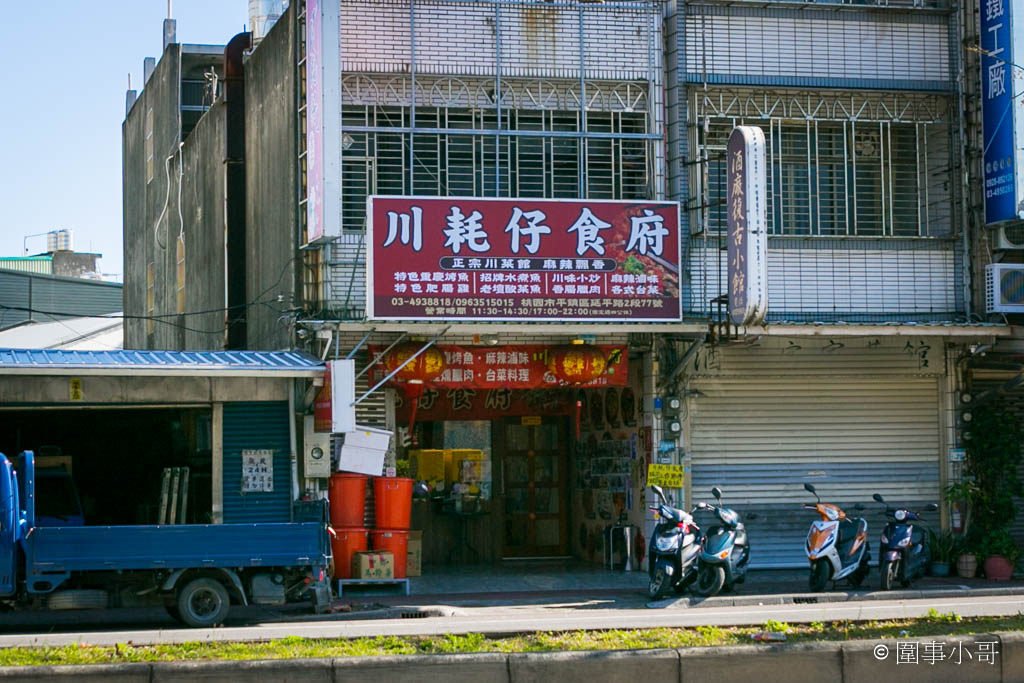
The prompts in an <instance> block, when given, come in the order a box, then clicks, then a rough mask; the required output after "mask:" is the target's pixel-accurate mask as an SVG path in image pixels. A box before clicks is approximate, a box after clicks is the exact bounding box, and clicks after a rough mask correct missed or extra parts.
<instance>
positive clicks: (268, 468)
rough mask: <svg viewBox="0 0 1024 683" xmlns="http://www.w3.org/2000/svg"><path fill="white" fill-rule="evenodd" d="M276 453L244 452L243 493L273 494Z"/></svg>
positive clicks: (266, 451)
mask: <svg viewBox="0 0 1024 683" xmlns="http://www.w3.org/2000/svg"><path fill="white" fill-rule="evenodd" d="M273 491H274V451H272V450H270V449H261V450H245V451H242V493H273Z"/></svg>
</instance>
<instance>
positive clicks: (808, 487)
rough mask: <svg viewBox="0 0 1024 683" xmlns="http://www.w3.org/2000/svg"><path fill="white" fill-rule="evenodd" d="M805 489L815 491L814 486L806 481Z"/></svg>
mask: <svg viewBox="0 0 1024 683" xmlns="http://www.w3.org/2000/svg"><path fill="white" fill-rule="evenodd" d="M804 490H805V491H810V492H811V493H815V490H814V487H813V486H811V485H810V484H808V483H806V482H805V483H804Z"/></svg>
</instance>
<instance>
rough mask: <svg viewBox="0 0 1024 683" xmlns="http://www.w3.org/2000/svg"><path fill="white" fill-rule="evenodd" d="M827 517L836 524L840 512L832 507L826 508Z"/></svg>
mask: <svg viewBox="0 0 1024 683" xmlns="http://www.w3.org/2000/svg"><path fill="white" fill-rule="evenodd" d="M825 516H826V517H828V518H829V521H832V522H834V521H836V520H837V519H839V511H838V510H836V509H835V508H832V507H826V508H825Z"/></svg>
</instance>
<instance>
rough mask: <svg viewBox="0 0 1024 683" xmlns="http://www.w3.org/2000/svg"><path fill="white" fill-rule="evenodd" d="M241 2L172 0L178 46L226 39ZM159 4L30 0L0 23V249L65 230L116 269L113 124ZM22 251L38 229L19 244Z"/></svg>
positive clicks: (146, 0)
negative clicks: (1, 68)
mask: <svg viewBox="0 0 1024 683" xmlns="http://www.w3.org/2000/svg"><path fill="white" fill-rule="evenodd" d="M248 7H249V5H248V1H247V0H174V1H173V12H174V18H175V19H176V20H177V22H178V42H180V43H206V44H218V45H223V44H224V43H226V42H227V41H228V40H229V39H230V38H231V37H232V36H233V35H235V34H236V33H239V32H240V31H242V30H243V28H244V26H245V24H247V23H248V20H249V18H248ZM166 13H167V2H166V0H94V1H93V2H86V1H85V0H29V1H28V2H11V3H5V6H4V15H3V19H2V20H0V64H3V71H2V75H0V88H2V92H3V96H2V98H0V100H2V102H3V106H0V136H2V143H0V256H16V255H19V254H21V253H22V243H23V237H24V236H25V235H29V234H33V233H39V232H46V231H48V230H53V229H55V228H72V229H73V230H74V239H75V249H76V250H77V251H88V250H90V249H91V250H92V251H96V252H100V253H102V254H103V259H102V260H101V261H100V269H101V270H102V271H103V272H105V273H121V272H122V266H121V264H122V253H121V123H122V122H123V121H124V98H125V91H126V90H127V87H128V74H129V73H131V77H132V87H135V88H137V89H141V83H142V60H143V58H145V57H156V58H157V59H159V58H160V55H161V53H162V51H163V38H162V36H163V33H162V31H163V19H164V17H165V16H166ZM28 248H29V252H30V253H33V254H34V253H39V252H41V251H43V250H45V248H46V238H45V237H34V238H30V239H29V241H28Z"/></svg>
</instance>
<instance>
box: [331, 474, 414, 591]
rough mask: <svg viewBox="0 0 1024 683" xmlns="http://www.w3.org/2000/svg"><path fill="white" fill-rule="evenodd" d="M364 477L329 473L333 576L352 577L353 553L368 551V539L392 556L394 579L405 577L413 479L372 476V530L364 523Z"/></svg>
mask: <svg viewBox="0 0 1024 683" xmlns="http://www.w3.org/2000/svg"><path fill="white" fill-rule="evenodd" d="M366 480H367V476H366V475H365V474H352V473H349V472H336V473H335V474H333V475H331V480H330V493H329V498H330V502H331V506H330V509H331V526H332V527H334V532H335V534H337V536H336V537H335V538H333V539H331V552H332V553H333V555H334V578H336V579H350V578H352V556H353V555H354V554H355V553H357V552H362V551H364V550H367V541H369V542H370V548H372V549H373V550H382V551H385V550H386V551H389V552H390V553H391V554H392V555H394V558H395V578H396V579H404V578H405V562H406V553H407V552H408V545H409V519H410V516H411V512H412V484H413V480H412V479H407V478H404V477H375V478H374V480H373V498H374V518H375V519H374V522H375V526H376V528H374V529H367V528H366V527H365V526H364V518H363V514H364V513H363V511H364V509H365V507H366Z"/></svg>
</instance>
